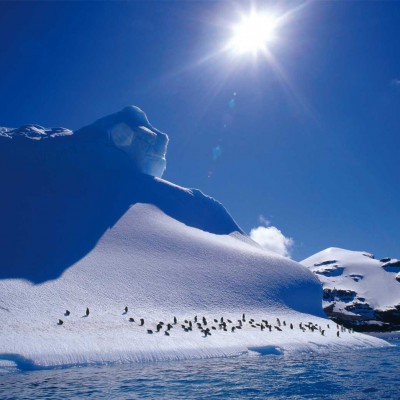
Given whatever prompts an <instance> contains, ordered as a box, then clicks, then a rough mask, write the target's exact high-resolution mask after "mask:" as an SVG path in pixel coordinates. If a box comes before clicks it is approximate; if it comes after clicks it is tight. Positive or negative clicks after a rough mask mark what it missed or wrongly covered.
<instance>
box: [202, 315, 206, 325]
mask: <svg viewBox="0 0 400 400" xmlns="http://www.w3.org/2000/svg"><path fill="white" fill-rule="evenodd" d="M203 325H207V320H206V317H203Z"/></svg>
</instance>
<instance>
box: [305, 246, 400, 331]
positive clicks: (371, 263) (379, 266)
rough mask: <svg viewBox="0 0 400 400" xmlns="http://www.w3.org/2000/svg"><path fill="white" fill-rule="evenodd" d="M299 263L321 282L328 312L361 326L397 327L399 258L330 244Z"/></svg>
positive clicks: (344, 320) (398, 317)
mask: <svg viewBox="0 0 400 400" xmlns="http://www.w3.org/2000/svg"><path fill="white" fill-rule="evenodd" d="M301 263H302V264H303V265H305V266H307V267H308V268H309V269H310V270H311V271H312V272H313V273H314V274H316V276H318V278H319V279H320V281H321V283H322V284H323V288H324V295H323V306H324V309H325V310H326V312H327V314H328V315H329V316H331V317H333V318H335V319H336V320H338V321H340V322H343V323H346V324H347V325H350V326H355V327H358V328H359V329H364V330H367V329H399V327H400V281H399V279H398V275H399V272H400V261H399V260H397V259H391V258H384V259H381V260H376V259H375V258H374V256H373V255H372V254H370V253H366V252H360V251H350V250H344V249H338V248H329V249H326V250H323V251H321V252H319V253H317V254H314V255H313V256H311V257H309V258H307V259H305V260H303V261H301Z"/></svg>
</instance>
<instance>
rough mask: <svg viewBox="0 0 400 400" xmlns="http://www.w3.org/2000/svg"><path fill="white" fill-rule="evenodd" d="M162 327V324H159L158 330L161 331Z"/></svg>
mask: <svg viewBox="0 0 400 400" xmlns="http://www.w3.org/2000/svg"><path fill="white" fill-rule="evenodd" d="M161 328H162V325H161V324H157V328H156V329H157V332H160V330H161Z"/></svg>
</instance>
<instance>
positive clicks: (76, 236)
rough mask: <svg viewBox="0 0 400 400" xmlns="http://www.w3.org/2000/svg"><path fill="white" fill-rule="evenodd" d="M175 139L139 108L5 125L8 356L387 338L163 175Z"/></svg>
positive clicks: (3, 273) (69, 356)
mask: <svg viewBox="0 0 400 400" xmlns="http://www.w3.org/2000/svg"><path fill="white" fill-rule="evenodd" d="M167 141H168V138H167V136H166V135H165V134H163V133H162V132H160V131H158V130H156V129H155V128H154V127H153V126H152V125H151V124H150V123H149V122H148V120H147V118H146V116H145V115H144V113H143V112H142V111H141V110H139V109H137V108H134V107H129V108H127V109H124V110H123V111H122V112H120V113H116V114H113V115H111V116H108V117H105V118H102V119H101V120H99V121H97V122H95V123H94V124H92V125H89V126H88V127H86V128H82V129H81V130H78V131H76V132H72V131H70V130H68V129H65V128H43V127H40V126H38V125H34V126H33V125H30V126H25V127H21V128H18V129H11V128H1V129H0V180H1V185H2V188H3V190H4V191H3V195H2V196H1V197H0V213H1V215H0V220H1V224H2V237H1V240H0V245H1V249H0V320H1V324H0V360H2V362H0V364H1V363H2V364H3V365H10V364H11V365H16V366H18V367H20V368H38V367H51V366H59V365H71V364H88V363H89V364H90V363H110V362H132V361H146V360H163V359H180V358H188V357H212V356H224V355H225V356H227V355H239V354H245V353H248V352H249V351H257V352H259V353H262V354H265V353H281V352H282V351H291V350H296V349H302V350H306V349H312V350H318V349H325V350H329V349H334V348H342V347H343V346H345V347H365V346H382V345H386V342H384V341H381V340H379V339H376V338H372V337H367V336H364V335H361V334H357V333H350V332H349V331H347V332H342V331H340V332H337V330H336V327H333V326H332V324H330V326H328V325H329V320H327V319H325V318H324V314H323V311H322V308H321V302H320V299H321V296H322V287H321V285H320V283H319V281H318V279H317V278H316V277H315V276H314V275H313V274H312V273H310V272H309V271H308V270H307V269H306V268H304V267H303V266H301V265H300V264H298V263H296V262H294V261H292V260H289V259H286V258H283V257H280V256H277V255H275V254H273V253H270V252H267V251H265V250H263V249H261V248H260V247H259V246H258V245H256V244H255V243H254V242H253V241H251V240H250V239H249V238H248V237H247V236H245V235H244V234H243V233H242V232H241V230H240V228H239V227H238V226H237V224H236V223H235V221H234V220H233V219H232V218H231V216H230V215H229V213H228V212H227V211H226V210H225V208H224V207H223V206H222V205H221V204H220V203H218V202H217V201H216V200H214V199H212V198H210V197H208V196H206V195H204V194H203V193H201V192H200V191H199V190H194V189H186V188H182V187H179V186H177V185H174V184H172V183H170V182H167V181H165V180H162V179H161V178H160V176H161V174H162V172H163V169H164V167H165V152H166V145H167ZM135 146H138V147H135ZM169 324H170V325H169ZM157 331H160V332H157Z"/></svg>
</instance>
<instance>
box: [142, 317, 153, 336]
mask: <svg viewBox="0 0 400 400" xmlns="http://www.w3.org/2000/svg"><path fill="white" fill-rule="evenodd" d="M143 325H144V319H143V318H140V326H143ZM151 333H153V332H151Z"/></svg>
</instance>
